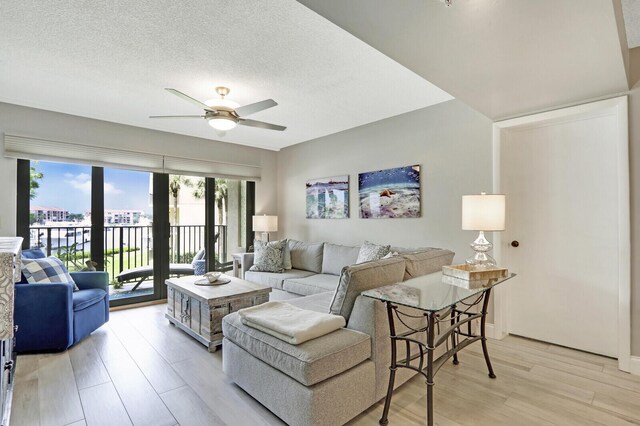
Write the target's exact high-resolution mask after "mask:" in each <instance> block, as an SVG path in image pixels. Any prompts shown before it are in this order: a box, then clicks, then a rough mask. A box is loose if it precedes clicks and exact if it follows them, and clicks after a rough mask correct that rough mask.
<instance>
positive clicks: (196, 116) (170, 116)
mask: <svg viewBox="0 0 640 426" xmlns="http://www.w3.org/2000/svg"><path fill="white" fill-rule="evenodd" d="M149 118H205V116H204V115H150V116H149Z"/></svg>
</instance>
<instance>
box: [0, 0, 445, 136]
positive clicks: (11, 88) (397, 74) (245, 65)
mask: <svg viewBox="0 0 640 426" xmlns="http://www.w3.org/2000/svg"><path fill="white" fill-rule="evenodd" d="M0 28H1V29H2V33H1V37H0V101H4V102H9V103H15V104H20V105H26V106H32V107H36V108H43V109H48V110H53V111H58V112H64V113H69V114H75V115H81V116H86V117H91V118H97V119H102V120H107V121H113V122H118V123H125V124H130V125H134V126H140V127H146V128H152V129H158V130H164V131H168V132H174V133H180V134H186V135H192V136H198V137H204V138H209V139H219V140H223V141H227V142H234V143H240V144H245V145H252V146H259V147H264V148H269V149H280V148H282V147H285V146H288V145H292V144H295V143H299V142H303V141H306V140H310V139H313V138H317V137H320V136H324V135H327V134H331V133H335V132H338V131H341V130H345V129H349V128H352V127H355V126H359V125H363V124H366V123H370V122H372V121H377V120H380V119H383V118H387V117H391V116H394V115H398V114H402V113H405V112H408V111H412V110H415V109H419V108H423V107H426V106H429V105H432V104H435V103H438V102H443V101H446V100H449V99H451V96H449V95H448V94H447V93H445V92H443V91H442V90H440V89H438V88H437V87H435V86H434V85H432V84H431V83H429V82H428V81H426V80H424V79H423V78H422V77H419V76H418V75H416V74H414V73H413V72H411V71H409V70H407V69H406V68H404V67H403V66H401V65H399V64H398V63H396V62H394V61H393V60H391V59H389V58H388V57H387V56H385V55H383V54H382V53H380V52H378V51H377V50H375V49H374V48H372V47H370V46H369V45H367V44H365V43H364V42H362V41H360V40H359V39H357V38H356V37H354V36H352V35H351V34H349V33H347V32H346V31H344V30H342V29H340V28H339V27H337V26H336V25H334V24H332V23H331V22H329V21H327V20H326V19H324V18H322V17H321V16H319V15H317V14H316V13H314V12H312V11H311V10H309V9H307V8H306V7H304V6H303V5H301V4H299V3H298V2H296V1H294V0H271V1H263V0H242V1H211V0H208V1H188V2H187V1H180V2H176V1H175V0H153V1H152V0H145V1H129V0H115V1H108V2H91V1H81V0H68V1H64V2H53V1H37V0H31V1H24V0H20V1H16V0H5V1H2V2H1V3H0ZM218 85H226V86H228V87H230V88H231V93H230V95H229V97H228V98H229V99H232V100H234V101H236V102H238V103H240V104H241V105H244V104H248V103H253V102H257V101H260V100H263V99H267V98H273V99H275V100H276V101H277V102H278V103H279V104H280V105H279V106H277V107H275V108H272V109H269V110H266V111H263V112H260V113H257V114H254V115H252V116H251V118H252V119H256V120H262V121H267V122H271V123H275V124H281V125H285V126H287V127H288V129H287V130H286V131H285V132H275V131H269V130H262V129H256V128H249V127H242V126H239V127H237V128H236V129H234V130H232V131H230V132H228V133H227V135H226V136H225V137H219V136H218V135H216V134H215V132H214V130H213V129H211V128H210V127H209V126H208V125H207V123H206V122H205V121H204V120H197V119H196V120H174V121H169V120H151V119H149V118H147V117H148V116H149V115H154V114H157V115H174V114H198V113H199V112H200V111H199V110H198V109H197V108H196V107H194V106H192V105H191V104H188V103H186V102H184V101H183V100H181V99H179V98H177V97H175V96H173V95H171V94H169V93H167V92H165V91H164V90H163V88H165V87H173V88H176V89H178V90H180V91H183V92H185V93H187V94H189V95H191V96H192V97H195V98H197V99H200V100H206V99H210V98H213V97H214V96H215V93H214V87H215V86H218Z"/></svg>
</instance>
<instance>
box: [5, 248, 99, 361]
mask: <svg viewBox="0 0 640 426" xmlns="http://www.w3.org/2000/svg"><path fill="white" fill-rule="evenodd" d="M35 251H37V252H39V253H42V252H41V251H40V250H38V249H36V250H25V251H24V252H23V256H24V257H31V258H34V257H44V254H42V256H40V254H38V253H30V252H35ZM71 277H72V278H73V280H74V281H75V283H76V285H77V286H78V288H79V289H80V290H79V291H75V292H74V291H73V284H71V283H53V284H27V283H18V284H16V288H15V290H16V291H15V310H14V313H15V324H16V325H17V326H18V331H17V333H16V351H17V352H18V353H23V352H40V351H62V350H65V349H67V348H68V347H70V346H72V345H74V344H75V343H77V342H79V341H80V340H82V339H83V338H85V337H86V336H88V335H89V334H90V333H91V332H93V331H94V330H96V329H97V328H98V327H100V326H101V325H102V324H104V323H106V322H107V321H108V320H109V276H108V273H106V272H72V273H71Z"/></svg>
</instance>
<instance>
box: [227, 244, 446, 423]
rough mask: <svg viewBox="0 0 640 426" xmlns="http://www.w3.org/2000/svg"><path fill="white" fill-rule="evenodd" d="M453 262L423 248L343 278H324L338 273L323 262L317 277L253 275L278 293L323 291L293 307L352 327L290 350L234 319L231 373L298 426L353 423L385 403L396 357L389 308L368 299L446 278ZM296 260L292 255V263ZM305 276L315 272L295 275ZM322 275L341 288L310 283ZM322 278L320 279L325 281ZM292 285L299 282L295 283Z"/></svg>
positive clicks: (351, 269) (400, 376) (355, 268)
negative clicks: (433, 277) (433, 276)
mask: <svg viewBox="0 0 640 426" xmlns="http://www.w3.org/2000/svg"><path fill="white" fill-rule="evenodd" d="M329 250H333V248H330V249H329ZM336 250H345V251H346V249H342V248H339V249H338V248H336ZM316 253H317V252H316ZM323 253H325V251H324V247H323ZM453 256H454V253H453V252H451V251H449V250H442V249H423V250H421V251H417V252H411V253H403V254H401V255H399V256H395V257H391V258H388V259H382V260H378V261H372V262H366V263H362V264H358V265H353V264H351V265H348V266H344V267H343V268H341V273H340V275H339V276H338V275H333V274H323V273H322V272H323V271H324V272H329V270H330V268H331V267H328V269H324V270H323V268H322V266H320V267H319V268H318V263H317V259H316V263H315V267H314V268H315V269H314V270H313V271H310V270H305V269H297V268H295V270H296V272H292V271H289V275H283V274H279V276H278V277H273V276H271V277H269V276H264V275H260V276H257V275H253V276H252V275H251V274H249V275H247V274H245V278H247V279H250V278H251V279H254V280H255V279H258V277H259V279H260V280H261V281H260V282H262V283H272V284H273V286H274V288H280V289H285V288H290V289H295V290H296V291H305V292H312V291H316V293H315V294H311V295H308V296H305V297H300V298H296V299H293V300H290V301H289V302H290V303H292V304H294V305H296V306H299V307H301V308H305V309H310V310H314V311H318V312H331V313H334V314H337V315H342V316H344V317H345V319H346V321H347V326H346V327H345V328H343V329H340V330H337V331H334V332H333V333H330V334H327V335H325V336H322V337H319V338H317V339H313V340H310V341H307V342H305V343H302V344H300V345H290V344H288V343H285V342H284V341H282V340H279V339H277V338H275V337H273V336H271V335H268V334H266V333H263V332H260V331H258V330H256V329H253V328H251V327H248V326H246V325H244V324H242V322H241V321H240V318H239V317H238V315H237V314H235V313H234V314H230V315H228V316H226V317H225V318H224V320H223V325H222V327H223V334H224V336H225V338H224V341H223V369H224V371H225V373H226V374H227V375H228V377H229V378H230V379H231V380H233V381H234V382H235V383H237V384H238V385H239V386H240V387H241V388H243V389H244V390H245V391H246V392H248V393H249V394H250V395H252V396H253V397H254V398H255V399H257V400H258V401H259V402H260V403H262V404H263V405H264V406H265V407H267V408H268V409H269V410H271V411H272V412H273V413H274V414H276V415H277V416H278V417H280V418H281V419H282V420H284V421H285V422H287V423H289V424H291V425H339V424H344V423H346V422H347V421H349V420H350V419H352V418H353V417H355V416H357V415H358V414H359V413H361V412H362V411H364V410H366V409H367V408H368V407H370V406H371V405H373V404H374V403H376V402H377V401H379V400H380V399H382V398H383V397H384V395H385V393H386V387H387V383H388V379H389V362H390V357H391V354H390V341H389V325H388V322H387V317H386V309H385V307H384V304H383V303H382V302H379V301H376V300H373V299H370V298H366V297H363V296H361V295H360V293H361V292H362V291H365V290H368V289H371V288H376V287H380V286H384V285H389V284H394V283H397V282H402V281H404V280H406V279H410V278H413V277H415V276H419V275H425V274H428V273H434V272H439V271H440V270H441V268H442V266H443V265H448V264H451V262H452V260H453ZM293 259H294V255H293V252H292V263H294V260H293ZM309 259H310V258H309ZM307 260H308V259H307ZM320 265H322V262H321V263H320ZM294 266H296V265H294ZM297 266H302V265H301V264H300V263H297ZM304 266H310V265H304ZM298 271H304V272H305V273H309V272H311V274H310V275H309V274H305V275H304V277H302V276H301V275H298V276H296V277H294V276H293V275H294V274H299V273H300V272H298ZM285 274H286V273H285ZM319 274H320V275H330V276H334V277H335V278H331V279H332V280H333V282H335V283H336V286H335V287H334V288H333V289H332V290H331V291H323V292H319V291H317V290H315V289H313V286H312V284H311V283H312V281H311V280H305V278H310V277H312V276H315V275H319ZM301 277H302V278H301ZM322 278H323V277H319V278H317V279H318V280H320V282H322ZM290 279H292V280H293V281H291V282H290V283H287V281H289V280H290ZM300 280H303V281H302V282H303V283H304V287H303V288H302V287H295V286H294V285H293V284H294V283H296V282H298V283H299V281H300ZM316 287H318V286H317V285H316ZM416 314H418V319H415V320H414V321H415V322H416V323H415V324H409V325H413V326H418V325H419V324H420V323H421V322H422V320H421V319H420V318H419V317H420V313H419V312H416ZM400 353H402V352H400ZM412 374H415V373H413V372H411V371H410V370H406V369H403V370H399V371H398V372H397V375H396V382H395V383H396V386H399V385H400V384H402V383H404V382H405V381H406V380H408V379H409V378H410V377H411V375H412Z"/></svg>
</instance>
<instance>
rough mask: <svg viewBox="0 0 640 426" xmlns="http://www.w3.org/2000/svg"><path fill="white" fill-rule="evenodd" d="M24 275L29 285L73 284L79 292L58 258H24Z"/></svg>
mask: <svg viewBox="0 0 640 426" xmlns="http://www.w3.org/2000/svg"><path fill="white" fill-rule="evenodd" d="M22 273H23V274H24V276H25V278H26V279H27V282H28V283H29V284H51V283H71V284H73V290H74V291H78V290H79V289H78V286H77V285H76V283H75V282H74V281H73V278H71V275H69V271H67V268H66V267H65V266H64V263H62V261H61V260H60V259H58V258H57V257H53V256H49V257H45V258H40V259H27V258H24V257H23V258H22Z"/></svg>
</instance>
